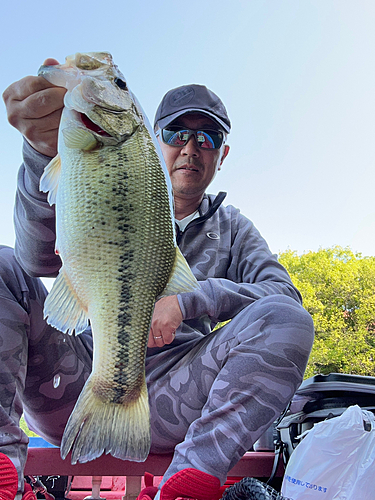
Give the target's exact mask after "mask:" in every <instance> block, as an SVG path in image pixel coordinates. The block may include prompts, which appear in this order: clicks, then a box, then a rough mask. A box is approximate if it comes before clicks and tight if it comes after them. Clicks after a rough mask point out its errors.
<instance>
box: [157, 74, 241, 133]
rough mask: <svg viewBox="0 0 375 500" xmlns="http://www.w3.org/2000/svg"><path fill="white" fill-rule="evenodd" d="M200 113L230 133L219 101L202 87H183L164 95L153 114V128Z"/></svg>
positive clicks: (222, 106) (227, 121) (228, 123)
mask: <svg viewBox="0 0 375 500" xmlns="http://www.w3.org/2000/svg"><path fill="white" fill-rule="evenodd" d="M194 112H197V113H202V114H204V115H207V116H209V117H210V118H212V119H213V120H215V121H216V122H217V123H218V124H219V125H220V126H221V127H222V128H223V130H224V131H225V132H227V133H228V134H229V132H230V127H231V124H230V120H229V118H228V114H227V110H226V109H225V106H224V104H223V103H222V101H221V99H220V98H219V97H218V96H217V95H216V94H215V93H214V92H212V91H211V90H209V89H208V88H207V87H205V86H204V85H196V84H192V85H183V86H182V87H177V88H175V89H172V90H170V91H169V92H167V93H166V94H165V96H164V97H163V99H162V101H161V103H160V104H159V107H158V109H157V110H156V114H155V121H154V127H156V125H158V126H159V127H160V128H165V127H166V126H168V125H169V124H170V123H172V122H173V121H174V120H175V119H176V118H178V117H179V116H181V115H185V114H186V113H194Z"/></svg>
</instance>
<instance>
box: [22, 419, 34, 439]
mask: <svg viewBox="0 0 375 500" xmlns="http://www.w3.org/2000/svg"><path fill="white" fill-rule="evenodd" d="M20 427H21V429H22V430H23V432H24V433H25V434H26V435H27V436H29V437H35V436H38V434H35V432H33V431H31V430H30V429H29V428H28V427H27V424H26V422H25V419H24V417H23V416H22V417H21V420H20Z"/></svg>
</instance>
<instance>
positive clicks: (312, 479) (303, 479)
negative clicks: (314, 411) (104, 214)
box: [281, 405, 375, 500]
mask: <svg viewBox="0 0 375 500" xmlns="http://www.w3.org/2000/svg"><path fill="white" fill-rule="evenodd" d="M364 422H367V426H368V427H369V428H370V429H371V430H370V431H367V430H365V427H364ZM374 480H375V416H374V415H373V413H371V412H369V411H364V410H361V408H360V407H359V406H357V405H355V406H350V407H349V408H348V409H347V410H345V411H344V413H343V414H342V415H340V416H339V417H335V418H331V419H329V420H325V421H323V422H319V423H317V424H315V425H314V427H313V428H312V429H311V430H310V431H309V432H308V434H307V436H306V437H305V438H304V439H303V440H302V441H301V442H300V443H299V444H298V446H297V447H296V449H295V450H294V451H293V453H292V456H291V457H290V460H289V462H288V464H287V467H286V470H285V475H284V479H283V483H282V487H281V493H282V494H283V495H284V496H286V497H288V498H290V499H291V500H312V499H320V500H374V499H375V483H374Z"/></svg>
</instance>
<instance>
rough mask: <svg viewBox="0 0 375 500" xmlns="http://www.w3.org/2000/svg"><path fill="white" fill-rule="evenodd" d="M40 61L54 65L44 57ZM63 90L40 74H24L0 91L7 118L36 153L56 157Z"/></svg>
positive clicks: (54, 61) (64, 91)
mask: <svg viewBox="0 0 375 500" xmlns="http://www.w3.org/2000/svg"><path fill="white" fill-rule="evenodd" d="M44 64H48V65H55V64H58V61H56V59H46V61H45V62H44ZM65 93H66V89H65V88H62V87H56V86H55V85H52V84H51V83H49V82H48V81H47V80H46V79H45V78H42V77H40V76H26V77H25V78H22V79H21V80H19V81H18V82H15V83H13V84H12V85H10V86H9V87H8V88H7V89H6V90H5V91H4V93H3V99H4V102H5V106H6V109H7V114H8V120H9V123H10V124H11V125H13V127H15V128H16V129H17V130H19V131H20V132H21V134H22V135H23V136H24V137H25V138H26V140H27V141H28V142H29V144H30V145H31V146H32V147H33V148H34V149H35V150H36V151H39V153H42V154H44V155H46V156H56V154H57V136H58V128H59V124H60V118H61V113H62V109H63V106H64V95H65Z"/></svg>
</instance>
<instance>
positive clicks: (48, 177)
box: [39, 155, 61, 205]
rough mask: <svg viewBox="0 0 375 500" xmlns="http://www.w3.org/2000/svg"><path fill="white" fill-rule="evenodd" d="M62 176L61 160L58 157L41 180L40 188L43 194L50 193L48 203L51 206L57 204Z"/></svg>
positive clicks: (50, 163) (53, 159) (46, 169)
mask: <svg viewBox="0 0 375 500" xmlns="http://www.w3.org/2000/svg"><path fill="white" fill-rule="evenodd" d="M60 175H61V158H60V155H56V156H55V157H54V158H52V160H51V161H50V162H49V163H48V165H47V166H46V167H45V169H44V172H43V174H42V177H41V178H40V184H39V188H40V190H41V191H43V193H48V196H47V201H48V203H49V204H50V205H54V204H55V203H56V195H57V189H58V187H59V181H60Z"/></svg>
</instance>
